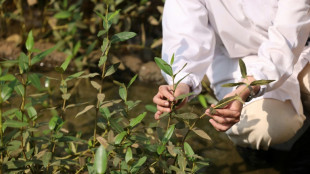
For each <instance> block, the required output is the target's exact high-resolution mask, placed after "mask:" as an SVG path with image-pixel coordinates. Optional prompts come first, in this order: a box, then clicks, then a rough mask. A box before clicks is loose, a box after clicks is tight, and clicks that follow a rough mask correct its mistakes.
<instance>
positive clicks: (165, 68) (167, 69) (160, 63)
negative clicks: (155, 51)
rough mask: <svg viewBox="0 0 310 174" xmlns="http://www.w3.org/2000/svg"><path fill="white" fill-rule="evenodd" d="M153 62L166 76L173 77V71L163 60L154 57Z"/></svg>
mask: <svg viewBox="0 0 310 174" xmlns="http://www.w3.org/2000/svg"><path fill="white" fill-rule="evenodd" d="M155 62H156V64H157V66H158V67H159V68H160V69H161V70H163V71H164V72H165V73H166V74H168V75H169V76H170V77H172V76H173V71H172V67H171V66H170V65H169V64H168V63H167V62H165V61H164V60H163V59H161V58H158V57H155Z"/></svg>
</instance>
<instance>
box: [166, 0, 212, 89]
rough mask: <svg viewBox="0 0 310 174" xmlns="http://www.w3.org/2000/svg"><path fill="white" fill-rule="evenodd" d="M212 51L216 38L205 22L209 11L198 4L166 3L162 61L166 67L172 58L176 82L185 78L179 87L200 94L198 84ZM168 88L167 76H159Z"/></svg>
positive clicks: (174, 0)
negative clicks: (185, 85)
mask: <svg viewBox="0 0 310 174" xmlns="http://www.w3.org/2000/svg"><path fill="white" fill-rule="evenodd" d="M214 48H215V35H214V31H213V29H212V28H211V26H210V24H209V22H208V11H207V8H206V6H205V4H204V2H201V1H200V0H166V2H165V8H164V14H163V47H162V59H163V60H165V61H166V62H167V63H169V62H170V59H171V57H172V55H173V54H175V59H174V60H175V61H174V64H173V67H172V68H173V72H174V73H175V72H178V70H179V69H181V68H182V67H183V65H184V64H185V63H187V66H186V67H185V68H184V69H183V70H182V72H181V73H179V74H178V75H177V76H176V79H175V82H177V81H178V80H179V79H181V78H182V77H184V76H186V75H187V74H190V75H188V76H187V77H186V78H185V79H184V80H182V83H186V84H188V85H189V86H190V87H191V90H192V92H194V93H195V94H198V93H199V92H200V91H201V85H200V82H201V80H202V78H203V76H204V74H205V73H206V70H207V68H208V66H209V65H210V63H211V60H212V57H213V54H214ZM162 74H163V76H164V78H165V79H166V81H167V82H168V84H170V85H171V84H172V79H171V78H170V76H168V75H167V74H165V73H164V72H162Z"/></svg>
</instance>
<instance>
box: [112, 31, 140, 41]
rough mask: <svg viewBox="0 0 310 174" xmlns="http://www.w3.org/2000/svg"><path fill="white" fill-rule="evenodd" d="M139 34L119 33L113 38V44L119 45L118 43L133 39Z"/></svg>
mask: <svg viewBox="0 0 310 174" xmlns="http://www.w3.org/2000/svg"><path fill="white" fill-rule="evenodd" d="M136 35H137V34H136V33H134V32H126V31H125V32H121V33H117V34H115V35H113V36H112V37H111V43H117V42H122V41H125V40H128V39H131V38H133V37H135V36H136Z"/></svg>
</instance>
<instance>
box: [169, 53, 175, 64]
mask: <svg viewBox="0 0 310 174" xmlns="http://www.w3.org/2000/svg"><path fill="white" fill-rule="evenodd" d="M173 62H174V53H173V54H172V57H171V60H170V65H171V66H172V64H173Z"/></svg>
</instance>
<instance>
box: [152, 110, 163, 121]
mask: <svg viewBox="0 0 310 174" xmlns="http://www.w3.org/2000/svg"><path fill="white" fill-rule="evenodd" d="M162 113H163V112H161V111H157V112H156V113H155V115H154V118H155V119H156V120H159V117H160V115H161V114H162Z"/></svg>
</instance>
